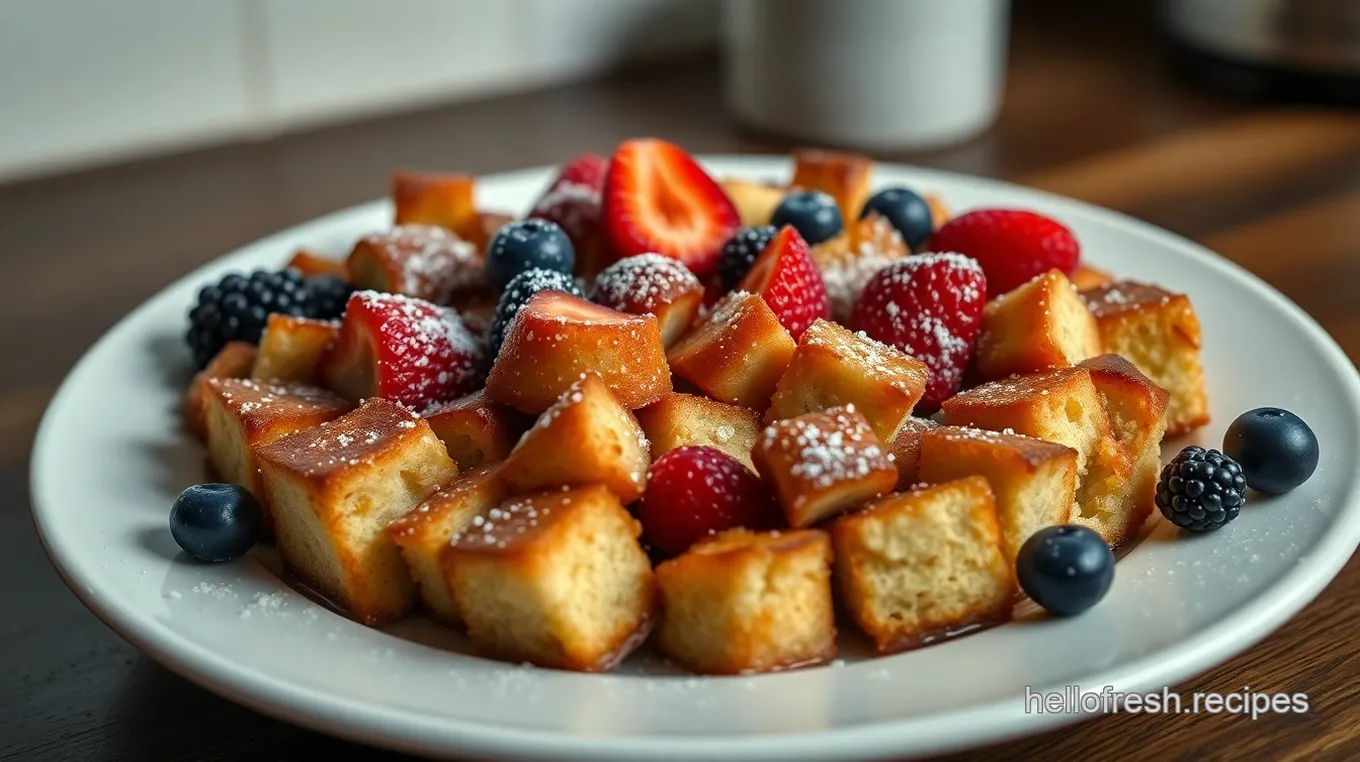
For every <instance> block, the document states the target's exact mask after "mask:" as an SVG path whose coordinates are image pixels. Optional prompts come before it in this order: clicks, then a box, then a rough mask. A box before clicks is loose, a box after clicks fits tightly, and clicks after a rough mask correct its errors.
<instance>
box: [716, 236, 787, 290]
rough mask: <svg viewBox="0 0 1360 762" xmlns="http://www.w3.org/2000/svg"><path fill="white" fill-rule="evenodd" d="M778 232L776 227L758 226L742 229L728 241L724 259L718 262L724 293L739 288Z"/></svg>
mask: <svg viewBox="0 0 1360 762" xmlns="http://www.w3.org/2000/svg"><path fill="white" fill-rule="evenodd" d="M778 232H779V228H777V227H775V226H774V225H758V226H756V227H750V228H742V229H740V230H738V231H737V232H735V233H733V234H732V237H731V238H729V239H727V243H725V244H723V247H722V257H721V258H720V259H719V260H718V277H719V278H721V279H722V287H723V290H724V291H731V290H732V289H734V288H736V287H737V284H738V283H740V282H741V279H742V278H745V277H746V273H747V272H749V271H750V270H751V264H752V263H753V262H755V261H756V257H758V256H760V252H762V251H764V250H765V247H766V246H768V245H769V243H770V239H771V238H774V236H775V234H776V233H778Z"/></svg>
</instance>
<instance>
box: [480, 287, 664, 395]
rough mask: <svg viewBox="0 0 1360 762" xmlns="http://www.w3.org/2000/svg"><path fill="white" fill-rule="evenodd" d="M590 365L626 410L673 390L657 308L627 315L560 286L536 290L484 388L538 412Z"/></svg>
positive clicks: (515, 324)
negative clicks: (655, 313) (566, 291)
mask: <svg viewBox="0 0 1360 762" xmlns="http://www.w3.org/2000/svg"><path fill="white" fill-rule="evenodd" d="M591 371H594V372H595V373H597V374H598V375H599V376H600V378H601V379H602V380H603V381H604V383H605V386H607V387H609V391H611V392H613V394H614V397H615V398H617V399H618V401H619V402H620V403H622V404H623V406H624V407H626V408H628V409H629V410H636V409H637V408H640V407H643V406H645V405H650V404H651V403H653V402H656V401H657V400H659V399H661V397H662V396H663V395H665V394H666V393H667V392H669V391H670V390H671V374H670V369H669V368H667V367H666V351H665V349H663V348H662V345H661V328H660V326H659V325H658V324H657V321H656V316H654V315H625V314H624V313H622V312H616V311H615V310H611V309H608V308H607V307H601V306H600V305H598V304H591V303H590V302H587V301H585V300H584V299H578V298H577V297H574V296H572V295H570V294H565V293H562V292H560V291H540V292H539V293H537V294H534V296H533V297H532V298H530V299H529V301H528V303H527V304H525V305H524V307H523V308H521V309H520V311H519V314H518V315H517V316H516V317H515V320H514V322H513V323H511V325H510V330H509V332H508V333H507V334H506V336H505V343H504V344H503V345H502V346H501V351H500V354H499V355H497V356H496V362H495V363H494V364H493V365H492V366H491V375H490V376H488V377H487V380H486V396H487V397H488V398H490V399H492V400H494V401H496V402H500V403H502V404H505V405H509V406H510V407H513V408H515V409H516V410H520V411H523V412H525V413H533V414H535V415H537V414H538V413H542V412H543V411H544V410H547V409H548V408H549V407H551V406H552V404H553V403H554V402H556V401H557V400H558V398H559V397H561V396H562V393H563V392H565V391H566V390H567V389H568V387H570V386H571V385H572V384H574V383H576V382H577V381H578V380H580V378H581V375H582V374H584V373H588V372H591Z"/></svg>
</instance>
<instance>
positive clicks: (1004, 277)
mask: <svg viewBox="0 0 1360 762" xmlns="http://www.w3.org/2000/svg"><path fill="white" fill-rule="evenodd" d="M925 250H926V251H957V252H959V253H961V254H965V255H967V256H970V257H972V258H973V259H976V260H977V261H978V264H979V265H981V266H982V271H983V272H984V273H986V274H987V288H988V290H989V291H990V292H991V293H992V295H993V296H1000V295H1002V294H1004V293H1006V292H1007V291H1010V290H1011V289H1015V288H1019V287H1020V286H1023V285H1025V284H1026V283H1028V282H1030V280H1032V279H1033V278H1034V277H1035V276H1037V275H1041V274H1043V273H1046V272H1048V271H1049V270H1053V269H1058V270H1061V271H1063V273H1064V274H1066V275H1068V276H1070V275H1072V273H1074V272H1076V270H1077V264H1078V262H1079V261H1080V260H1081V246H1080V245H1079V244H1078V243H1077V239H1076V238H1075V237H1073V235H1072V231H1070V230H1068V229H1067V228H1066V227H1064V226H1063V225H1062V223H1059V222H1057V221H1055V220H1053V219H1050V218H1048V217H1045V216H1043V215H1042V214H1036V213H1034V212H1026V211H1019V210H1011V209H979V210H977V211H973V212H968V213H967V214H964V215H962V216H959V217H955V218H954V219H952V220H950V221H949V222H948V223H946V224H945V226H944V227H942V228H940V229H939V231H937V232H936V233H935V235H933V236H931V237H930V239H929V240H927V241H926V244H925Z"/></svg>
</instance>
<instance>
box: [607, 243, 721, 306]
mask: <svg viewBox="0 0 1360 762" xmlns="http://www.w3.org/2000/svg"><path fill="white" fill-rule="evenodd" d="M703 290H704V287H703V284H702V283H700V282H699V279H698V278H696V277H695V276H694V273H691V272H690V271H689V268H687V267H685V265H684V264H683V263H681V262H680V261H679V260H676V259H672V258H671V257H667V256H663V255H661V254H638V255H637V256H633V257H626V258H624V259H620V260H619V261H617V262H615V263H614V264H612V265H610V266H609V267H606V268H605V269H604V270H603V271H602V272H601V273H600V274H599V276H598V277H597V278H596V279H595V288H594V289H593V290H592V291H591V294H590V298H591V299H592V300H593V301H595V302H598V303H600V304H603V305H605V306H606V307H612V308H614V309H616V310H620V311H623V312H639V311H642V312H650V313H656V312H657V311H659V310H660V309H661V308H662V307H665V306H666V305H667V304H670V303H671V302H673V301H674V300H675V299H676V298H677V297H679V296H681V295H683V294H691V293H699V294H702V293H703Z"/></svg>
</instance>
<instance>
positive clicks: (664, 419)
mask: <svg viewBox="0 0 1360 762" xmlns="http://www.w3.org/2000/svg"><path fill="white" fill-rule="evenodd" d="M637 420H638V423H639V424H641V425H642V431H643V433H644V434H646V435H647V441H648V442H650V443H651V446H652V448H651V453H652V460H656V459H657V458H660V457H661V456H662V455H665V454H666V453H668V452H670V451H671V450H674V449H675V448H677V447H687V446H690V445H702V446H706V447H714V448H717V449H718V450H721V451H723V452H725V453H727V454H728V455H731V456H732V457H733V458H736V459H737V460H739V461H741V462H742V464H743V465H745V466H746V467H747V468H749V469H751V470H752V471H755V470H756V466H755V463H753V462H752V461H751V449H752V448H753V447H755V444H756V437H757V436H758V435H759V434H760V421H759V418H758V416H756V413H755V411H754V410H750V409H747V408H744V407H741V406H740V405H729V404H727V403H725V402H718V401H716V400H711V399H709V398H707V397H701V396H698V395H694V394H681V393H679V392H671V393H670V394H667V395H666V396H665V397H662V398H661V399H659V400H657V401H656V402H653V403H652V404H650V405H648V406H647V407H644V408H642V409H641V410H639V411H637Z"/></svg>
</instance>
